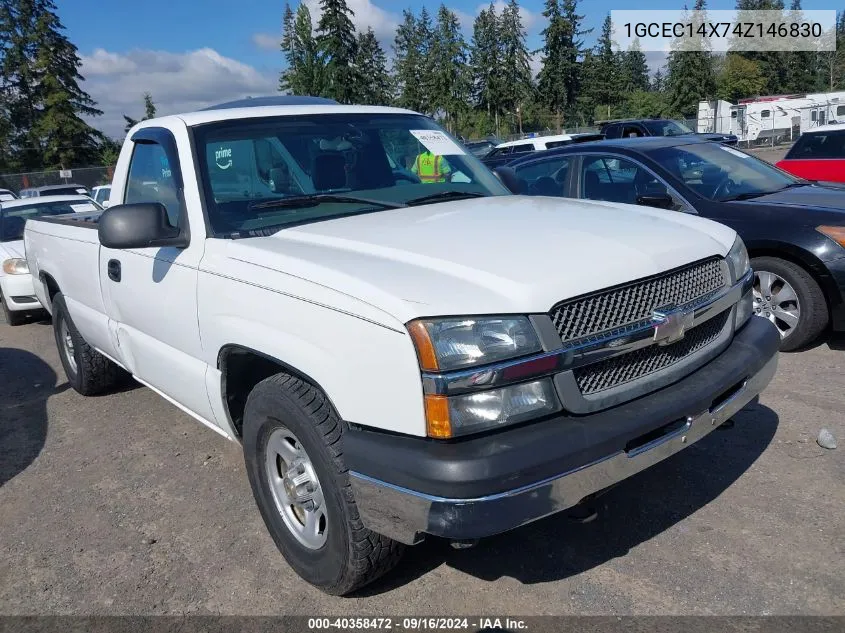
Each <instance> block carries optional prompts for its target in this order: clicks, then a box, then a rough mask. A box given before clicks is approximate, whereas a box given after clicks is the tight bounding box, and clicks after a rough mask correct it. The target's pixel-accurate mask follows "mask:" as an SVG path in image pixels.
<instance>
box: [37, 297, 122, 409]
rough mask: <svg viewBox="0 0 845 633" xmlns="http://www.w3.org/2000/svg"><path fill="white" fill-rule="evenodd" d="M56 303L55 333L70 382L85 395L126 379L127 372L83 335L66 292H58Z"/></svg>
mask: <svg viewBox="0 0 845 633" xmlns="http://www.w3.org/2000/svg"><path fill="white" fill-rule="evenodd" d="M52 303H53V333H54V335H55V337H56V346H57V347H58V348H59V358H60V359H61V361H62V367H64V369H65V374H66V375H67V380H68V382H69V383H70V386H71V387H73V388H74V390H76V391H78V392H79V393H81V394H82V395H83V396H94V395H97V394H100V393H103V392H105V391H108V390H109V389H111V388H112V387H114V386H115V385H117V384H118V383H119V382H120V381H121V380H123V379H124V378H125V377H126V376H127V373H126V372H125V371H124V370H123V369H121V368H120V367H118V366H117V365H115V364H114V363H113V362H112V361H110V360H109V359H108V358H106V357H105V356H103V355H102V354H100V353H99V352H98V351H97V350H95V349H94V348H93V347H91V346H90V345H88V343H86V342H85V339H83V338H82V335H81V334H80V333H79V330H77V329H76V326H75V325H74V324H73V319H71V318H70V314H69V313H68V310H67V305H66V304H65V298H64V296H63V295H62V293H57V294H56V295H55V296H54V297H53V301H52Z"/></svg>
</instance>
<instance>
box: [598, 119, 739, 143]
mask: <svg viewBox="0 0 845 633" xmlns="http://www.w3.org/2000/svg"><path fill="white" fill-rule="evenodd" d="M601 133H602V134H604V137H605V138H607V139H615V138H630V137H638V136H695V137H697V138H702V139H706V140H708V141H715V142H717V143H724V144H725V145H736V144H737V141H738V140H739V139H738V138H737V137H736V135H735V134H716V133H698V132H696V131H694V130H691V129H690V128H688V127H687V126H686V125H684V124H683V123H680V122H678V121H672V120H671V119H626V120H623V121H607V122H606V123H604V124H603V125H602V126H601Z"/></svg>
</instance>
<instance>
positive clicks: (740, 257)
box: [728, 236, 750, 283]
mask: <svg viewBox="0 0 845 633" xmlns="http://www.w3.org/2000/svg"><path fill="white" fill-rule="evenodd" d="M728 268H730V271H731V277H732V278H731V283H736V282H737V281H739V280H740V279H742V276H743V275H745V273H747V272H748V269H749V268H750V263H749V261H748V251H747V250H745V244H744V243H743V241H742V239H741V238H740V237H739V236H737V238H736V241H735V242H734V245H733V246H732V247H731V252H730V253H728Z"/></svg>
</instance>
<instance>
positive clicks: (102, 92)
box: [81, 48, 278, 138]
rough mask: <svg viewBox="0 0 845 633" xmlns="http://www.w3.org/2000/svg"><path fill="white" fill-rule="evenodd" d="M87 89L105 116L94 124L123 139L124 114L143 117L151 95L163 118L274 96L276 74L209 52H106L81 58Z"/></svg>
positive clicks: (100, 50) (93, 120)
mask: <svg viewBox="0 0 845 633" xmlns="http://www.w3.org/2000/svg"><path fill="white" fill-rule="evenodd" d="M81 71H82V75H83V76H84V77H85V78H86V80H85V82H84V84H83V86H82V87H83V89H84V90H85V91H87V92H88V94H90V95H91V97H92V98H93V99H94V100H95V101H96V102H97V104H98V107H99V109H100V110H102V111H103V113H104V114H103V116H101V117H95V118H94V119H92V120H91V123H92V125H94V126H95V127H97V128H98V129H100V130H102V131H103V132H105V133H106V134H108V135H109V136H113V137H116V138H121V137H122V136H123V126H124V122H123V116H122V115H124V114H126V115H128V116H131V117H134V118H137V117H140V116H141V115H142V114H143V94H144V93H145V92H149V93H150V94H151V95H152V98H153V101H154V102H155V104H156V109H157V113H158V114H159V115H166V114H176V113H179V112H189V111H192V110H197V109H199V108H204V107H206V106H208V105H211V104H214V103H221V102H224V101H230V100H232V99H238V98H242V97H246V96H259V95H266V94H273V93H275V92H276V90H277V81H278V78H277V76H276V75H275V74H272V75H271V74H267V73H262V72H259V71H258V70H256V69H255V68H253V67H252V66H250V65H248V64H244V63H241V62H239V61H236V60H234V59H231V58H229V57H224V56H222V55H220V53H218V52H217V51H215V50H214V49H211V48H201V49H198V50H195V51H189V52H187V53H171V52H166V51H152V50H140V49H139V50H133V51H129V52H127V53H113V52H109V51H105V50H103V49H97V50H95V51H94V52H93V53H92V54H91V55H88V56H86V55H83V56H82V69H81Z"/></svg>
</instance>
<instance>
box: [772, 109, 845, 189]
mask: <svg viewBox="0 0 845 633" xmlns="http://www.w3.org/2000/svg"><path fill="white" fill-rule="evenodd" d="M777 166H778V167H780V168H781V169H784V170H786V171H788V172H789V173H791V174H794V175H796V176H800V177H801V178H806V179H807V180H816V181H822V182H839V183H845V124H842V123H839V124H837V125H822V126H819V127H817V128H813V129H811V130H809V131H807V132H804V133H803V134H802V135H801V136H800V137H799V139H798V140H797V141H796V142H795V145H793V146H792V149H790V150H789V153H787V155H786V156H784V158H783V160H781V161H780V162H778V163H777Z"/></svg>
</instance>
